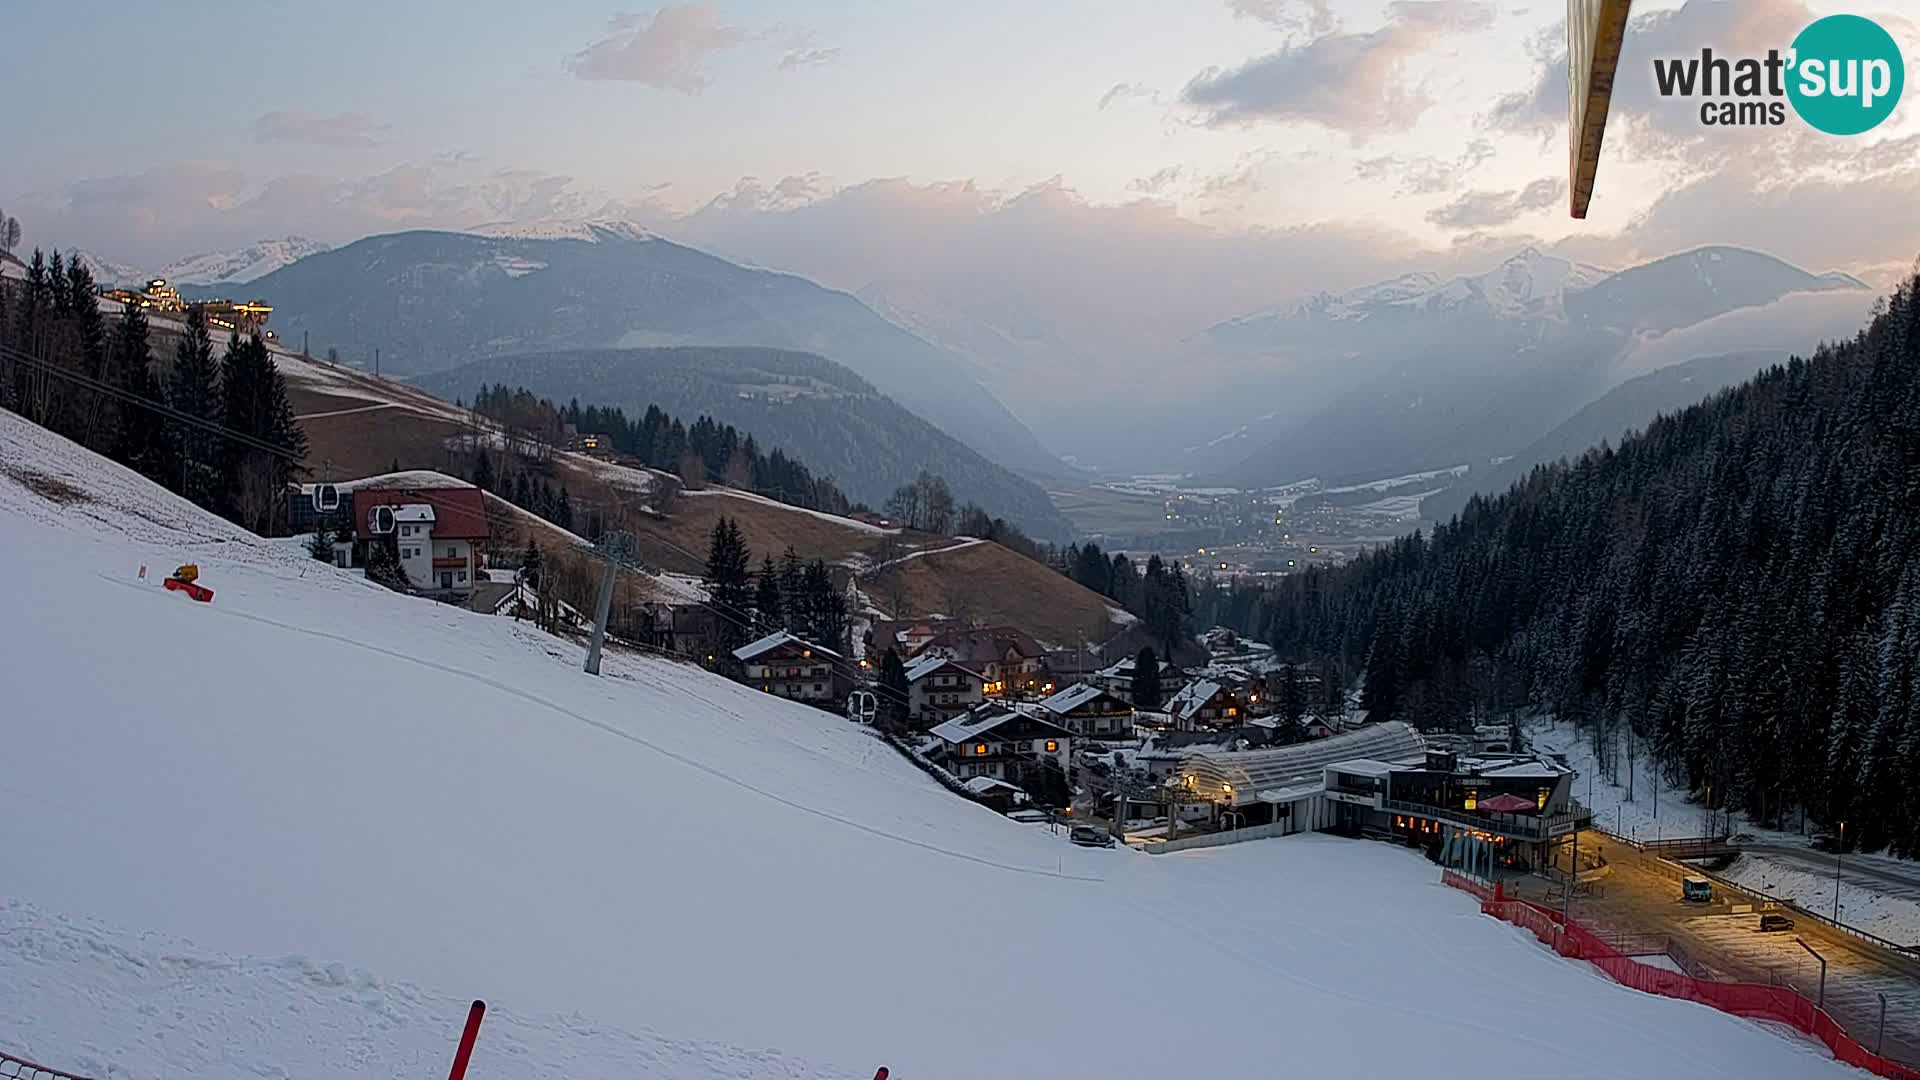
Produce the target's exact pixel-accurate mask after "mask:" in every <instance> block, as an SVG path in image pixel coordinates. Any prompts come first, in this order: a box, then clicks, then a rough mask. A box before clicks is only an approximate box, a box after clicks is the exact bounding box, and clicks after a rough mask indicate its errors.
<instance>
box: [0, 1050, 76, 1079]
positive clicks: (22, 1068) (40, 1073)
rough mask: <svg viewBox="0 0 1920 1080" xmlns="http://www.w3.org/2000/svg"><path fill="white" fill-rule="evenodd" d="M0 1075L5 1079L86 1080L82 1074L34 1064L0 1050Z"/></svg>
mask: <svg viewBox="0 0 1920 1080" xmlns="http://www.w3.org/2000/svg"><path fill="white" fill-rule="evenodd" d="M0 1077H3V1078H5V1080H86V1077H84V1076H76V1075H75V1074H73V1073H64V1072H61V1071H60V1070H59V1069H49V1068H47V1067H46V1066H45V1065H35V1064H34V1063H33V1062H31V1061H28V1060H27V1059H25V1058H17V1057H10V1056H8V1054H7V1053H6V1052H5V1051H3V1050H0Z"/></svg>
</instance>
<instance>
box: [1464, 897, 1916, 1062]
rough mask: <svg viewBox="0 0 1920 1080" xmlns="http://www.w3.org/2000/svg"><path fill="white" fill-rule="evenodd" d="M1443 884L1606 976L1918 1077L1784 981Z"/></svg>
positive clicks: (1836, 1054) (1846, 1057)
mask: <svg viewBox="0 0 1920 1080" xmlns="http://www.w3.org/2000/svg"><path fill="white" fill-rule="evenodd" d="M1441 880H1442V881H1444V882H1445V883H1446V884H1448V885H1452V886H1454V887H1456V888H1460V889H1464V890H1465V891H1467V892H1470V893H1473V894H1474V895H1475V896H1478V897H1480V898H1481V899H1480V910H1481V912H1482V913H1484V914H1487V915H1491V916H1493V917H1494V918H1496V919H1500V920H1503V921H1505V922H1510V923H1512V924H1513V925H1515V926H1519V927H1524V928H1525V929H1527V930H1530V931H1532V932H1533V936H1534V937H1536V938H1539V939H1540V941H1541V942H1543V943H1544V944H1546V945H1549V946H1551V947H1552V948H1553V950H1554V951H1555V952H1558V953H1559V954H1560V955H1561V956H1565V957H1567V958H1569V959H1573V960H1586V961H1588V962H1589V963H1591V964H1593V966H1595V967H1597V968H1599V969H1600V970H1602V971H1604V972H1606V973H1607V974H1608V975H1610V976H1612V978H1613V981H1615V982H1617V983H1620V984H1621V985H1623V986H1631V987H1633V988H1634V989H1635V990H1640V991H1643V992H1645V993H1649V994H1659V995H1660V996H1661V997H1670V998H1679V999H1680V1000H1682V1001H1694V1002H1698V1003H1700V1004H1702V1005H1710V1006H1712V1007H1713V1008H1716V1009H1719V1010H1720V1011H1721V1012H1725V1013H1732V1014H1733V1015H1735V1016H1744V1017H1746V1018H1748V1019H1751V1020H1772V1021H1775V1022H1777V1023H1782V1024H1788V1025H1790V1026H1792V1027H1793V1028H1795V1029H1797V1030H1799V1031H1802V1032H1804V1033H1806V1034H1808V1035H1811V1036H1813V1037H1814V1038H1816V1039H1819V1040H1820V1041H1821V1042H1822V1043H1825V1044H1826V1046H1827V1049H1829V1050H1832V1051H1833V1056H1834V1058H1835V1059H1837V1060H1839V1061H1841V1062H1844V1063H1846V1064H1848V1065H1852V1066H1855V1067H1857V1068H1861V1069H1865V1070H1867V1071H1868V1072H1870V1073H1872V1074H1874V1075H1875V1076H1884V1077H1887V1078H1889V1080H1920V1069H1914V1068H1910V1067H1908V1066H1906V1065H1902V1064H1900V1063H1899V1062H1897V1061H1892V1060H1889V1059H1887V1058H1884V1057H1881V1056H1880V1055H1878V1054H1875V1053H1873V1052H1872V1051H1870V1050H1868V1049H1867V1048H1866V1047H1865V1046H1864V1045H1862V1044H1861V1043H1860V1042H1859V1041H1857V1040H1855V1039H1854V1038H1853V1037H1852V1036H1850V1035H1848V1034H1847V1033H1846V1032H1845V1031H1844V1030H1842V1029H1841V1027H1840V1025H1839V1024H1838V1023H1837V1022H1835V1020H1834V1019H1833V1017H1831V1016H1829V1015H1827V1014H1826V1013H1825V1012H1824V1011H1822V1010H1820V1009H1819V1008H1816V1007H1815V1006H1814V1004H1813V1002H1811V1001H1808V1000H1807V999H1806V998H1805V997H1803V996H1801V995H1800V993H1799V992H1797V991H1795V990H1793V989H1790V988H1788V987H1785V986H1759V985H1756V984H1753V983H1725V982H1714V981H1713V980H1711V979H1696V978H1694V977H1693V976H1691V975H1682V974H1680V973H1679V972H1676V971H1667V970H1666V969H1664V968H1657V967H1653V966H1652V965H1649V964H1643V963H1641V962H1639V961H1638V960H1635V959H1633V958H1632V957H1630V956H1623V955H1621V953H1620V951H1619V950H1617V949H1615V948H1614V947H1613V946H1611V945H1609V944H1607V943H1606V942H1605V941H1602V940H1601V939H1600V938H1599V937H1598V936H1596V935H1595V934H1594V933H1593V932H1592V931H1590V930H1588V929H1587V928H1586V927H1584V926H1581V925H1580V924H1579V923H1576V922H1569V921H1567V920H1565V919H1564V918H1562V916H1561V914H1560V913H1559V912H1557V911H1552V910H1550V909H1548V908H1543V907H1541V906H1539V905H1538V904H1532V903H1528V902H1527V901H1525V900H1506V899H1489V898H1488V897H1487V896H1486V886H1485V885H1483V884H1482V883H1480V882H1478V881H1474V880H1473V879H1471V878H1465V877H1462V876H1461V875H1459V874H1456V873H1454V872H1453V871H1451V870H1449V871H1446V872H1444V873H1443V874H1442V875H1441Z"/></svg>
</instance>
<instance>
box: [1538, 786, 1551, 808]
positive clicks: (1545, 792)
mask: <svg viewBox="0 0 1920 1080" xmlns="http://www.w3.org/2000/svg"><path fill="white" fill-rule="evenodd" d="M1551 794H1553V789H1552V788H1541V789H1540V798H1539V799H1538V800H1536V801H1535V803H1534V805H1535V806H1538V807H1539V808H1540V809H1542V810H1545V809H1546V808H1547V796H1549V795H1551Z"/></svg>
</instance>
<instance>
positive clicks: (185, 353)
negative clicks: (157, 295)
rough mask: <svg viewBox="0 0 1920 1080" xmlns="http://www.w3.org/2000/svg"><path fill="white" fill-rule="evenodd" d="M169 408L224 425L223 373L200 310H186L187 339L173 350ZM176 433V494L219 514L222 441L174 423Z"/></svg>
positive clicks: (200, 428) (198, 428)
mask: <svg viewBox="0 0 1920 1080" xmlns="http://www.w3.org/2000/svg"><path fill="white" fill-rule="evenodd" d="M167 403H168V404H169V405H172V406H173V407H174V409H175V410H177V411H179V412H182V413H185V414H186V415H187V416H190V417H193V418H194V419H196V420H200V421H203V422H205V423H207V424H216V425H217V424H218V423H219V422H220V371H219V368H218V367H216V366H215V364H214V360H213V338H212V337H211V336H210V335H209V334H208V333H207V313H206V310H205V309H204V308H202V307H200V306H199V305H197V304H196V305H194V306H193V307H190V308H188V309H187V321H186V333H185V334H184V335H182V336H181V338H180V343H179V345H178V346H176V347H175V349H174V357H173V378H172V380H171V381H170V382H169V383H168V386H167ZM173 430H174V437H173V440H172V441H173V443H174V445H177V446H178V447H179V448H180V478H179V486H178V488H177V489H176V490H178V491H179V492H180V494H181V495H183V496H185V497H186V498H187V499H189V500H191V501H192V502H193V503H195V504H197V505H199V506H203V507H206V508H208V509H215V508H216V507H217V506H218V503H219V496H220V489H219V484H220V456H219V448H220V441H221V440H220V438H219V436H218V435H215V434H213V433H211V432H209V431H208V430H207V429H206V428H205V427H203V426H200V425H196V424H186V423H180V422H175V423H174V425H173Z"/></svg>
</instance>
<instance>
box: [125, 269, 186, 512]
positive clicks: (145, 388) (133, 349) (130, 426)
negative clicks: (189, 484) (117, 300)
mask: <svg viewBox="0 0 1920 1080" xmlns="http://www.w3.org/2000/svg"><path fill="white" fill-rule="evenodd" d="M148 333H149V325H148V322H147V313H146V311H145V309H143V308H142V307H141V306H140V305H139V304H127V305H125V306H124V307H123V308H122V309H121V313H120V321H119V323H117V324H116V325H115V326H114V332H113V341H112V343H111V345H110V349H111V355H112V371H113V374H112V376H111V381H112V382H113V383H114V384H115V385H117V386H120V387H122V388H123V389H125V390H126V391H127V393H129V394H131V395H133V396H134V397H136V398H138V399H140V400H141V401H148V402H154V403H156V404H164V403H165V398H166V395H165V394H164V393H163V392H162V388H161V386H160V384H159V380H158V379H156V378H155V377H154V373H153V352H152V348H151V346H150V345H149V344H148ZM119 412H120V423H119V429H118V431H117V432H116V433H115V443H114V448H113V454H112V456H113V458H114V460H116V461H119V462H121V463H123V464H125V465H127V466H129V467H131V468H133V469H134V470H136V471H138V472H140V473H141V474H143V475H145V476H146V477H148V478H149V479H152V480H158V481H160V482H161V483H163V484H164V483H167V482H168V478H169V477H177V476H178V474H179V456H178V455H179V451H178V448H177V447H173V446H172V445H171V444H170V442H169V439H168V435H169V434H170V432H169V428H168V425H167V422H166V420H165V418H164V417H163V416H162V415H161V414H160V413H158V412H156V411H154V410H153V409H151V408H147V407H144V406H140V405H134V404H130V403H129V404H123V405H122V406H121V407H120V410H119Z"/></svg>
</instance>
